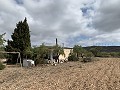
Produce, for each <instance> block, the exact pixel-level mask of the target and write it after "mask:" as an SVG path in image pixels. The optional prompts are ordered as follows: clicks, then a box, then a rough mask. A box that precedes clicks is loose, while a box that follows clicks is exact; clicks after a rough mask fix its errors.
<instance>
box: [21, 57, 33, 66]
mask: <svg viewBox="0 0 120 90" xmlns="http://www.w3.org/2000/svg"><path fill="white" fill-rule="evenodd" d="M34 65H35V62H34V61H33V60H31V59H24V60H23V67H31V66H34Z"/></svg>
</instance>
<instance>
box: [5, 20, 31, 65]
mask: <svg viewBox="0 0 120 90" xmlns="http://www.w3.org/2000/svg"><path fill="white" fill-rule="evenodd" d="M11 38H12V40H8V45H7V46H6V51H9V52H10V51H12V52H13V51H16V52H20V53H21V58H22V59H23V58H26V57H27V56H28V55H29V54H31V53H30V52H27V50H28V49H29V50H30V48H31V43H30V31H29V26H28V23H27V19H26V18H25V19H24V21H23V22H22V21H20V22H18V24H17V25H16V28H15V29H14V33H13V34H12V35H11ZM12 60H13V63H16V56H15V55H12Z"/></svg>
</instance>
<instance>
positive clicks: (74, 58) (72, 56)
mask: <svg viewBox="0 0 120 90" xmlns="http://www.w3.org/2000/svg"><path fill="white" fill-rule="evenodd" d="M78 60H79V59H78V58H77V57H76V55H75V54H71V55H69V57H68V61H78Z"/></svg>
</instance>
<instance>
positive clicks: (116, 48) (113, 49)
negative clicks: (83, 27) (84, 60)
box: [83, 46, 120, 52]
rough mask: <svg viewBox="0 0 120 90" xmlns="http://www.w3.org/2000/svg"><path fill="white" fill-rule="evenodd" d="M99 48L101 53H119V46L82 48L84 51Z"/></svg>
mask: <svg viewBox="0 0 120 90" xmlns="http://www.w3.org/2000/svg"><path fill="white" fill-rule="evenodd" d="M95 47H100V48H101V52H120V46H89V47H83V48H84V49H86V50H90V49H91V48H95Z"/></svg>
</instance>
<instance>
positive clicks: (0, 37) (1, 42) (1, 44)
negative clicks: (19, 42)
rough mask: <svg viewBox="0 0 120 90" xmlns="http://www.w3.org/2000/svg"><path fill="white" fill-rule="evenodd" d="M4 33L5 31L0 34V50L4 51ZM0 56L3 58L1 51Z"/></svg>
mask: <svg viewBox="0 0 120 90" xmlns="http://www.w3.org/2000/svg"><path fill="white" fill-rule="evenodd" d="M5 34H6V33H4V34H1V35H0V51H4V43H5V42H6V40H5V39H4V37H3V36H4V35H5ZM0 58H4V54H3V53H0Z"/></svg>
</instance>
